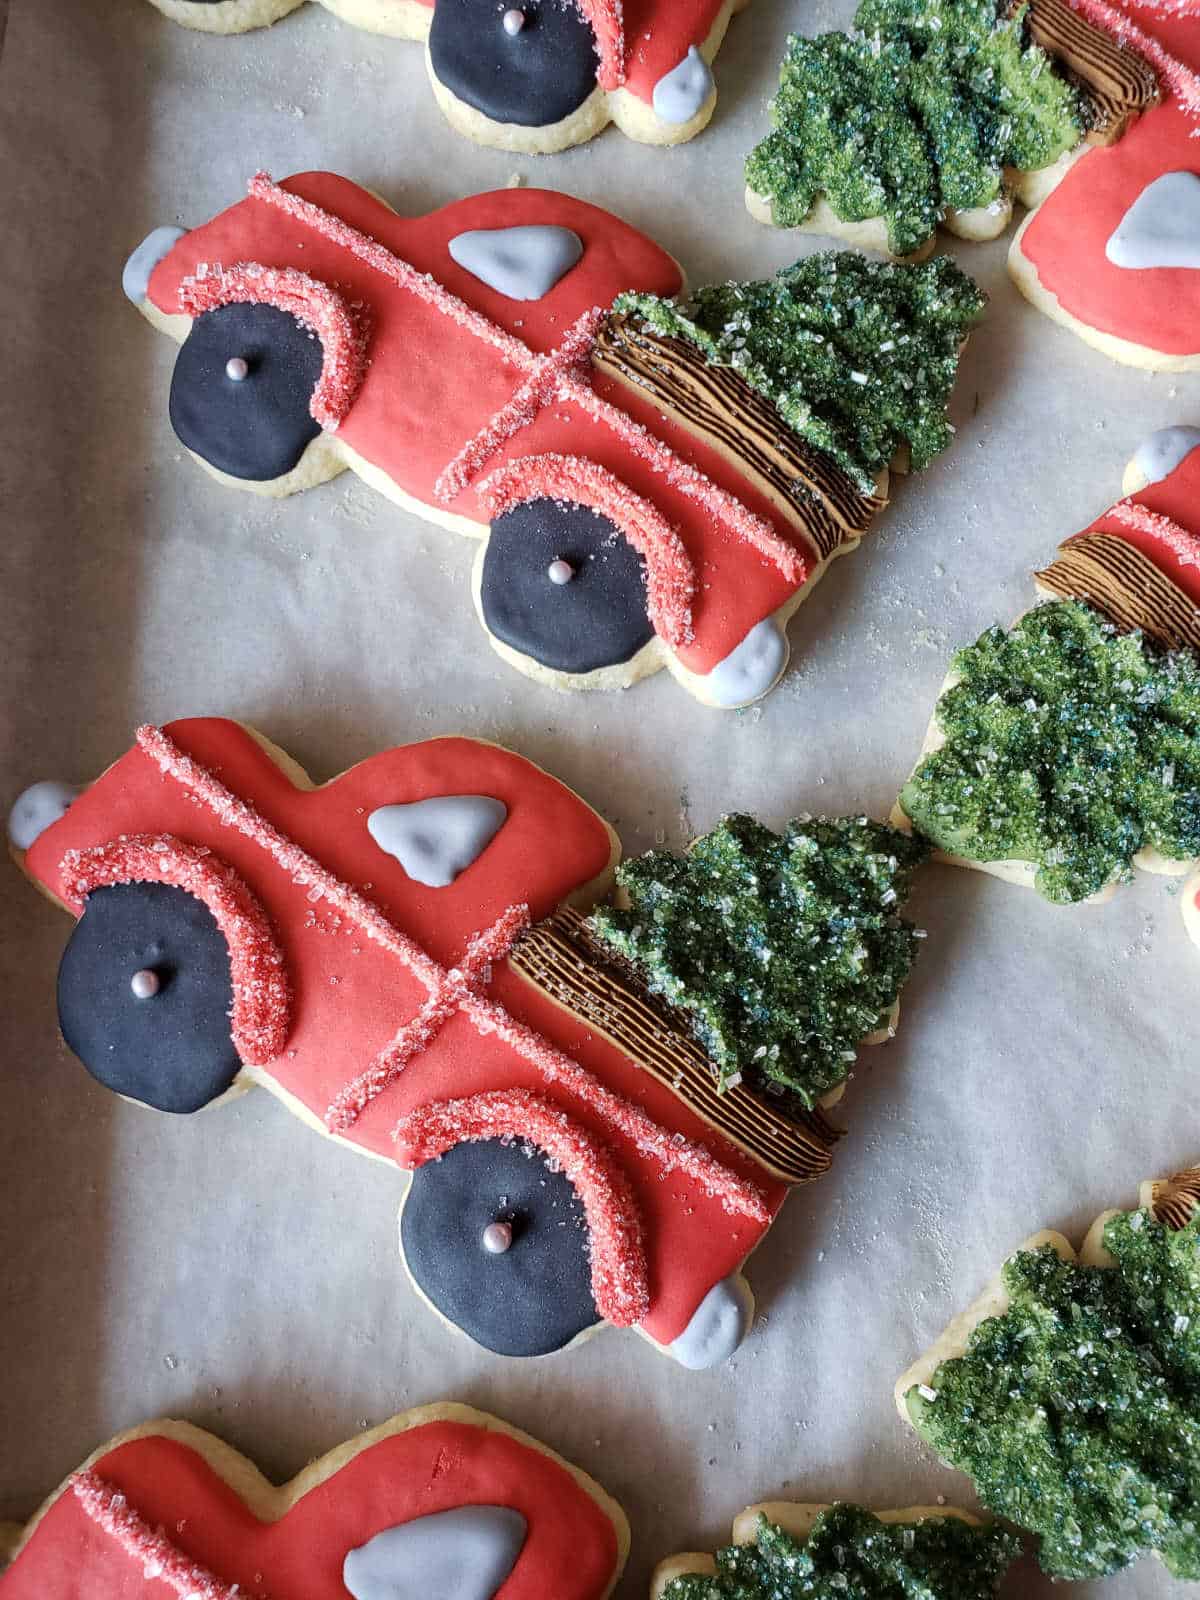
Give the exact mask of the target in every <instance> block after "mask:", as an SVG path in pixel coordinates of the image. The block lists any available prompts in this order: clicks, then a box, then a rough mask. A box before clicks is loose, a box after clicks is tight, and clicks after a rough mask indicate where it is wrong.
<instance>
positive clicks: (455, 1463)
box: [0, 1405, 628, 1600]
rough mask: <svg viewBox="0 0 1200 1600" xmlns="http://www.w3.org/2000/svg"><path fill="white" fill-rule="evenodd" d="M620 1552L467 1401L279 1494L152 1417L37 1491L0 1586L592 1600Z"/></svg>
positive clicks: (588, 1511)
mask: <svg viewBox="0 0 1200 1600" xmlns="http://www.w3.org/2000/svg"><path fill="white" fill-rule="evenodd" d="M471 1511H475V1512H476V1513H479V1512H482V1514H483V1530H482V1536H481V1534H480V1523H479V1521H475V1522H474V1523H473V1524H472V1520H471V1517H470V1514H469V1513H470V1512H471ZM463 1512H467V1513H468V1515H467V1516H466V1517H465V1518H464V1519H463V1520H460V1519H459V1514H460V1513H463ZM489 1535H494V1537H491V1538H489ZM627 1548H628V1529H627V1527H626V1524H625V1519H624V1517H623V1515H622V1514H621V1511H620V1509H619V1508H618V1507H617V1506H616V1505H615V1503H614V1502H613V1501H611V1500H610V1499H609V1498H608V1496H607V1495H605V1494H604V1493H603V1491H602V1490H601V1489H600V1488H599V1486H598V1485H597V1484H595V1483H593V1482H592V1481H591V1479H589V1478H585V1477H584V1476H583V1474H581V1473H576V1472H575V1471H574V1470H573V1469H572V1468H570V1467H568V1465H567V1464H566V1463H565V1462H564V1461H561V1460H560V1459H559V1458H558V1457H557V1456H554V1455H552V1454H551V1452H550V1451H548V1450H546V1449H545V1448H543V1447H542V1446H540V1445H537V1444H536V1443H535V1442H534V1441H533V1440H532V1439H529V1438H527V1437H526V1436H525V1435H523V1434H519V1433H517V1432H516V1431H515V1430H514V1429H510V1428H508V1427H506V1426H505V1425H504V1424H502V1423H499V1422H497V1421H496V1420H495V1419H494V1418H491V1417H487V1416H484V1415H483V1414H482V1413H480V1412H476V1411H472V1410H470V1409H469V1408H468V1407H466V1406H457V1405H440V1406H425V1407H422V1408H421V1409H420V1410H418V1411H413V1412H408V1413H405V1414H404V1415H403V1416H400V1417H396V1418H393V1419H392V1421H391V1422H388V1423H384V1424H383V1425H382V1426H380V1427H378V1428H375V1429H373V1430H372V1431H371V1432H370V1433H368V1434H364V1435H362V1436H361V1437H360V1438H358V1439H354V1440H351V1441H350V1442H349V1443H348V1444H345V1445H342V1446H341V1447H339V1448H338V1449H336V1450H334V1451H331V1452H330V1454H329V1455H327V1456H325V1457H323V1458H322V1459H321V1460H319V1461H316V1462H314V1463H313V1464H312V1465H311V1466H309V1467H308V1468H306V1469H305V1471H304V1472H302V1473H301V1474H300V1475H299V1476H298V1477H297V1478H295V1479H294V1480H293V1481H292V1482H291V1483H289V1484H287V1485H285V1486H284V1487H283V1488H280V1489H276V1488H274V1487H273V1486H272V1485H271V1484H269V1483H267V1481H266V1480H265V1479H264V1478H262V1477H261V1476H260V1475H259V1473H258V1472H257V1471H256V1469H255V1468H254V1467H253V1466H252V1465H251V1463H250V1462H249V1461H247V1460H245V1459H244V1458H243V1457H242V1456H240V1455H238V1454H236V1452H234V1451H233V1450H232V1449H230V1448H229V1447H228V1446H227V1445H224V1444H222V1443H221V1442H220V1441H219V1440H218V1439H215V1438H213V1437H212V1435H211V1434H207V1433H203V1432H202V1431H201V1430H200V1429H198V1428H193V1427H189V1426H188V1425H187V1424H185V1423H179V1422H162V1423H151V1424H148V1425H146V1426H144V1427H141V1428H135V1429H133V1430H131V1432H130V1433H128V1434H126V1435H123V1436H121V1437H120V1438H118V1439H114V1440H113V1441H112V1442H111V1443H110V1444H108V1445H105V1446H103V1447H102V1448H101V1449H100V1450H98V1451H97V1452H96V1453H95V1454H94V1455H93V1456H92V1457H91V1458H90V1460H89V1461H88V1462H86V1463H85V1465H84V1466H83V1468H81V1470H80V1471H79V1472H77V1473H74V1474H72V1476H71V1477H70V1478H69V1479H68V1480H67V1482H66V1483H65V1484H63V1485H62V1487H61V1488H60V1489H59V1490H58V1491H57V1492H56V1493H55V1494H54V1495H53V1496H51V1498H50V1499H49V1500H48V1501H47V1503H46V1504H45V1505H44V1506H43V1507H42V1510H41V1511H40V1512H39V1513H38V1516H37V1518H36V1519H35V1520H34V1522H33V1523H32V1524H31V1525H30V1526H29V1527H28V1528H27V1529H26V1530H25V1533H24V1535H23V1538H22V1542H21V1544H20V1547H19V1549H18V1551H17V1554H16V1556H15V1559H14V1560H13V1563H12V1565H11V1566H10V1567H9V1568H8V1569H7V1570H6V1571H5V1572H4V1574H3V1576H0V1595H3V1596H4V1600H133V1597H134V1596H147V1597H150V1600H158V1597H166V1596H169V1595H177V1596H180V1595H188V1596H194V1597H196V1600H200V1597H203V1600H346V1597H347V1595H350V1594H353V1595H354V1596H356V1597H357V1600H369V1597H370V1596H371V1595H375V1594H388V1593H393V1594H399V1593H403V1592H405V1591H406V1590H408V1591H409V1592H411V1590H410V1589H409V1585H410V1584H411V1583H414V1582H416V1583H418V1584H419V1581H420V1576H421V1574H422V1572H424V1575H425V1577H426V1580H427V1581H428V1582H429V1583H431V1584H436V1585H437V1587H436V1588H430V1589H427V1590H426V1591H425V1592H428V1593H429V1594H430V1600H435V1597H436V1600H471V1597H479V1596H480V1595H482V1594H485V1593H487V1594H488V1600H546V1597H547V1596H550V1595H553V1596H555V1597H556V1600H605V1597H606V1596H607V1595H608V1594H610V1593H611V1591H612V1588H613V1586H614V1584H615V1583H616V1580H617V1578H618V1577H619V1575H620V1572H621V1568H622V1566H623V1564H624V1560H625V1554H626V1550H627ZM347 1558H349V1559H347ZM389 1579H390V1580H391V1581H390V1583H389V1581H388V1580H389ZM497 1579H498V1580H499V1581H498V1585H497V1586H494V1587H493V1585H496V1580H497Z"/></svg>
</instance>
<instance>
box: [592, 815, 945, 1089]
mask: <svg viewBox="0 0 1200 1600" xmlns="http://www.w3.org/2000/svg"><path fill="white" fill-rule="evenodd" d="M925 855H926V846H925V845H924V844H923V843H921V842H920V841H917V840H914V839H912V838H910V837H908V836H906V835H905V834H903V833H900V832H898V831H897V830H896V829H894V828H891V827H888V826H887V825H885V824H882V823H876V822H871V821H869V820H868V819H867V818H865V817H839V818H833V819H824V818H818V819H815V820H812V821H797V822H792V823H789V824H788V826H787V828H786V829H785V831H784V832H783V834H782V835H781V834H776V833H773V832H772V831H771V829H769V828H767V827H764V826H763V824H761V823H759V822H756V821H755V820H754V818H752V817H747V816H730V817H726V818H725V819H724V820H723V821H722V822H721V824H720V825H719V826H718V827H717V828H714V829H713V831H712V832H711V833H708V834H705V835H704V837H703V838H700V839H697V840H696V842H695V844H694V845H693V846H692V848H691V850H690V851H689V852H688V853H687V854H686V855H684V856H674V855H672V854H670V852H668V851H665V850H652V851H650V852H649V853H648V854H647V855H644V856H640V857H638V858H637V859H636V860H633V861H628V862H626V863H625V864H624V865H623V866H621V867H620V868H618V871H617V883H618V886H619V888H620V890H621V891H622V895H623V898H624V899H625V900H626V901H627V908H626V909H616V908H613V907H604V908H602V909H600V910H598V911H597V912H596V913H595V914H594V915H593V917H592V919H591V927H592V929H593V931H594V933H595V934H597V935H598V936H599V938H600V939H601V940H602V941H603V942H604V943H606V944H607V945H609V946H611V947H612V948H613V949H614V950H616V951H617V952H618V953H619V954H620V955H621V956H622V957H624V958H625V959H626V961H628V962H629V963H631V964H632V966H633V967H634V969H635V970H636V972H637V974H638V975H639V977H640V978H641V980H642V982H643V983H644V984H645V985H646V987H647V988H648V989H649V990H650V992H651V993H653V994H656V995H661V996H662V997H663V998H664V999H665V1000H667V1001H668V1002H669V1003H670V1005H671V1006H672V1007H674V1008H675V1010H676V1012H677V1013H679V1014H681V1015H682V1016H683V1017H685V1018H686V1019H687V1021H688V1022H689V1023H690V1025H691V1029H692V1031H693V1033H694V1034H695V1036H696V1038H697V1039H698V1040H699V1042H700V1044H701V1045H703V1047H704V1049H705V1050H706V1052H707V1054H708V1056H709V1059H710V1061H711V1062H712V1066H713V1070H714V1072H715V1073H716V1074H717V1076H718V1078H719V1081H720V1084H721V1086H722V1087H723V1088H724V1087H729V1086H731V1085H732V1084H734V1083H738V1082H742V1081H745V1082H746V1083H747V1084H748V1086H749V1087H751V1088H752V1089H755V1090H757V1091H760V1092H762V1093H765V1094H768V1095H776V1096H779V1097H781V1098H783V1099H785V1100H786V1099H787V1098H788V1097H795V1099H796V1100H797V1101H799V1103H800V1104H802V1105H804V1106H806V1107H812V1106H813V1105H815V1104H816V1103H817V1101H818V1100H820V1099H821V1097H822V1096H824V1095H826V1094H828V1093H829V1091H830V1090H832V1089H834V1088H836V1087H837V1086H838V1085H839V1084H840V1083H842V1082H843V1081H844V1080H845V1078H846V1077H847V1076H848V1075H849V1072H850V1069H851V1066H852V1065H853V1062H854V1059H855V1055H856V1053H857V1050H858V1046H859V1045H860V1044H861V1043H862V1042H863V1040H864V1039H866V1038H867V1037H868V1036H870V1035H871V1034H873V1033H875V1032H876V1031H877V1030H878V1029H880V1028H881V1027H886V1026H887V1024H888V1021H889V1018H890V1017H891V1016H892V1015H893V1014H894V1011H895V1008H896V1005H897V1002H898V999H899V994H900V990H901V988H902V987H903V985H904V982H905V979H906V978H907V977H908V973H909V969H910V967H911V965H912V961H913V956H914V953H915V949H916V941H917V939H918V938H919V937H920V934H919V933H918V931H917V930H916V929H914V928H913V927H912V925H911V924H910V923H908V922H906V921H904V920H903V919H902V918H901V917H900V916H899V915H898V912H899V908H900V904H901V902H902V901H903V900H904V898H905V897H906V895H907V894H908V890H909V885H910V882H911V879H912V874H913V872H914V870H915V868H916V867H917V866H918V865H919V863H920V862H921V861H922V860H924V859H925Z"/></svg>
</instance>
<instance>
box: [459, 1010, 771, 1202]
mask: <svg viewBox="0 0 1200 1600" xmlns="http://www.w3.org/2000/svg"><path fill="white" fill-rule="evenodd" d="M463 1010H464V1011H465V1012H466V1013H467V1015H468V1016H469V1017H470V1018H471V1021H472V1022H473V1023H474V1024H475V1026H476V1028H478V1030H479V1032H480V1033H482V1034H485V1035H486V1034H491V1033H494V1034H495V1035H496V1036H497V1038H499V1039H502V1040H503V1041H504V1043H505V1044H506V1045H508V1047H509V1048H510V1049H511V1050H515V1051H516V1052H517V1054H518V1055H519V1056H521V1057H523V1058H524V1060H526V1061H528V1062H529V1064H530V1065H531V1066H533V1067H536V1068H537V1070H538V1072H539V1073H540V1074H541V1076H542V1077H543V1078H544V1079H545V1081H546V1082H547V1083H552V1084H554V1085H555V1087H556V1088H559V1089H562V1090H564V1091H565V1092H566V1093H567V1094H570V1095H573V1096H574V1097H575V1098H576V1099H577V1100H580V1101H582V1102H583V1103H584V1104H585V1105H587V1106H590V1107H591V1109H592V1110H593V1111H595V1112H596V1113H597V1114H598V1115H599V1116H601V1117H603V1119H604V1121H605V1122H606V1123H607V1124H608V1126H609V1127H610V1128H612V1129H615V1130H616V1132H618V1133H620V1134H621V1135H622V1136H623V1137H624V1138H626V1139H628V1140H629V1142H630V1143H631V1144H632V1145H633V1146H634V1148H635V1149H636V1150H637V1151H638V1152H639V1153H640V1154H641V1155H643V1156H646V1157H648V1158H649V1159H650V1160H652V1161H654V1162H656V1163H657V1164H658V1165H659V1166H660V1167H661V1168H662V1169H663V1171H664V1172H668V1173H670V1172H681V1173H683V1174H684V1175H685V1176H686V1177H688V1178H691V1179H692V1180H693V1181H694V1182H696V1183H698V1184H700V1186H701V1188H702V1189H703V1190H704V1192H705V1193H706V1194H707V1195H710V1196H711V1197H712V1198H713V1199H715V1200H719V1201H720V1203H721V1204H722V1205H723V1206H724V1208H725V1210H726V1211H729V1212H733V1213H735V1214H738V1215H741V1216H744V1217H749V1218H750V1219H751V1220H752V1221H754V1222H757V1223H760V1224H762V1225H763V1226H765V1225H766V1224H767V1223H769V1222H770V1220H771V1210H770V1207H769V1206H768V1205H767V1204H766V1202H765V1200H764V1199H763V1196H762V1191H761V1190H760V1189H759V1188H758V1186H757V1185H756V1184H753V1183H749V1182H747V1181H746V1179H744V1178H739V1177H738V1175H737V1173H736V1172H732V1171H731V1170H730V1169H729V1168H728V1167H726V1166H723V1165H722V1164H721V1162H719V1161H718V1160H717V1158H716V1157H715V1156H714V1155H712V1154H710V1152H709V1151H707V1150H706V1149H705V1148H704V1147H703V1145H699V1144H695V1143H693V1142H692V1141H691V1140H690V1139H685V1138H684V1136H683V1134H681V1133H668V1132H667V1130H666V1129H665V1128H663V1127H660V1125H659V1124H658V1123H657V1122H655V1121H654V1119H653V1117H649V1116H647V1115H646V1113H645V1112H644V1111H643V1110H641V1108H640V1107H638V1106H635V1105H634V1104H633V1102H632V1101H631V1100H626V1099H624V1098H623V1097H622V1096H621V1095H619V1094H614V1093H613V1092H612V1090H611V1089H606V1088H604V1086H603V1085H602V1084H601V1083H600V1082H598V1080H597V1079H596V1078H595V1077H594V1076H593V1075H592V1074H591V1073H590V1072H588V1071H586V1070H585V1069H584V1068H583V1067H581V1066H580V1065H579V1064H578V1062H576V1061H572V1060H571V1058H570V1056H568V1055H564V1054H563V1052H562V1051H561V1050H558V1049H556V1048H555V1046H554V1045H552V1044H550V1042H549V1041H548V1040H546V1039H544V1038H543V1037H542V1035H541V1034H540V1033H537V1032H536V1031H535V1030H534V1029H533V1028H529V1027H526V1025H525V1024H524V1023H523V1022H518V1021H517V1020H516V1018H515V1017H513V1016H511V1015H510V1014H509V1012H508V1011H506V1010H505V1008H504V1007H503V1006H502V1005H500V1004H498V1002H497V1001H495V1000H491V999H489V998H488V997H487V996H486V995H479V994H473V995H471V996H469V997H468V999H467V1001H466V1002H465V1004H464V1005H463Z"/></svg>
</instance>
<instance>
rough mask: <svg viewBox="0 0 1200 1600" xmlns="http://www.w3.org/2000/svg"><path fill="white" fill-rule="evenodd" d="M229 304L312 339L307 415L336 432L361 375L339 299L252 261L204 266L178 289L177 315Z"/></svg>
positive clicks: (354, 332) (362, 352)
mask: <svg viewBox="0 0 1200 1600" xmlns="http://www.w3.org/2000/svg"><path fill="white" fill-rule="evenodd" d="M233 301H238V302H249V303H250V304H251V305H268V306H275V307H277V308H278V309H279V310H280V311H286V312H288V313H290V315H292V316H293V317H295V318H296V320H297V321H298V322H299V323H301V324H302V326H304V327H305V328H308V329H309V330H310V331H311V332H312V333H315V334H316V335H317V337H318V338H319V339H320V341H321V350H322V353H323V356H324V360H323V362H322V365H321V376H320V378H319V379H318V381H317V386H316V388H315V389H314V390H313V396H312V399H311V401H310V402H309V411H310V412H311V413H312V416H313V420H314V421H315V422H318V423H320V425H321V427H322V428H324V429H325V430H326V432H328V433H334V432H336V431H337V426H338V423H339V422H341V421H342V419H343V418H344V417H345V415H346V413H347V412H348V411H349V409H350V407H351V406H352V405H353V403H354V399H355V396H356V395H357V394H358V391H359V389H360V388H361V386H362V380H363V373H364V372H365V370H366V349H365V343H364V340H363V337H362V334H361V333H360V331H359V329H358V327H357V326H356V324H355V322H354V319H353V317H352V316H351V315H350V312H349V311H348V309H347V308H346V304H345V302H344V301H343V299H342V297H341V296H340V295H339V294H337V293H336V292H335V291H334V290H333V289H331V288H329V286H328V285H327V284H324V283H319V282H318V281H317V280H316V278H310V277H309V276H308V274H307V273H306V272H298V271H297V270H296V269H295V268H294V267H264V266H260V265H259V263H258V262H256V261H243V262H239V264H238V265H237V266H235V267H230V268H224V267H221V266H209V265H208V264H207V263H205V264H204V265H202V266H201V267H200V268H199V269H198V270H197V272H196V273H195V274H194V275H193V276H192V277H190V278H185V279H184V280H183V282H182V283H181V284H180V286H179V305H180V309H181V310H183V311H186V312H187V314H188V315H189V316H190V317H198V316H200V315H201V313H202V312H205V311H213V310H215V309H216V308H217V307H218V306H226V305H229V304H230V303H231V302H233Z"/></svg>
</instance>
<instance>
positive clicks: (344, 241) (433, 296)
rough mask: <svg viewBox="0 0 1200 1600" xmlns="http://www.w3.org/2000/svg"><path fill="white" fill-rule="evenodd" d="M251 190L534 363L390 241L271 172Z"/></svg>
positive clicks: (517, 360)
mask: <svg viewBox="0 0 1200 1600" xmlns="http://www.w3.org/2000/svg"><path fill="white" fill-rule="evenodd" d="M249 193H250V196H251V198H252V199H255V200H264V201H265V202H266V203H267V204H268V205H272V206H277V207H278V208H279V210H280V211H284V212H286V213H287V215H288V216H289V217H294V218H295V220H296V221H297V222H303V223H304V224H305V225H306V226H307V227H309V228H312V229H313V231H314V232H315V233H319V234H321V235H322V237H323V238H326V239H328V240H330V242H331V243H333V244H336V245H338V246H339V247H340V248H341V249H343V250H348V251H349V252H350V254H351V255H352V256H354V257H356V258H357V259H358V260H359V261H362V262H363V263H365V265H367V266H368V267H372V268H374V270H375V271H376V272H379V273H382V274H383V276H384V277H385V278H390V279H391V280H392V282H393V283H395V284H398V285H399V287H400V288H401V289H407V290H408V291H409V293H410V294H415V295H416V296H418V298H419V299H421V300H424V301H425V303H426V304H427V305H431V306H433V307H434V308H435V309H436V310H438V311H440V312H442V314H443V315H444V316H447V317H450V318H451V319H452V320H453V321H454V322H457V323H458V324H459V326H460V327H462V328H465V329H466V330H467V331H468V332H469V333H473V334H474V335H475V337H476V338H478V339H482V340H484V341H485V342H486V343H487V344H490V345H492V346H493V347H494V348H495V349H497V350H499V351H500V353H501V355H503V356H506V357H507V358H508V360H509V361H511V362H513V364H514V365H515V366H518V367H520V368H522V370H527V369H528V368H529V367H530V366H531V365H532V364H533V361H534V359H535V358H534V356H533V353H532V351H530V350H529V349H528V348H527V347H526V346H525V345H524V344H522V343H521V341H520V339H518V338H517V337H516V336H515V335H514V334H511V333H506V332H505V331H504V329H503V328H501V327H498V326H497V325H496V323H494V322H492V321H491V320H490V318H488V317H485V316H484V315H483V313H482V312H480V311H476V310H474V309H473V307H471V306H469V305H468V304H467V303H466V301H465V300H460V299H459V298H458V296H457V295H456V294H452V293H451V292H450V290H449V289H447V288H445V287H444V286H443V285H442V284H440V283H439V282H438V281H437V279H436V278H435V277H433V276H432V275H431V274H430V273H428V272H418V271H417V269H416V268H415V267H414V266H411V265H410V264H409V263H408V262H407V261H404V260H402V259H401V257H400V256H398V255H395V254H393V252H392V251H391V250H389V249H388V248H387V246H386V245H382V244H380V243H379V241H378V239H372V238H371V236H370V235H369V234H366V233H360V232H359V230H358V229H357V228H352V227H351V226H350V224H349V223H348V222H343V221H342V219H341V218H340V217H335V216H333V215H332V214H331V213H330V212H328V211H323V210H322V209H321V207H320V206H318V205H315V204H314V203H313V202H312V201H311V200H303V199H301V197H300V196H299V195H298V194H292V193H291V191H290V190H288V189H281V188H280V186H279V185H278V184H277V183H275V182H273V181H272V179H271V176H270V174H269V173H266V172H256V173H255V174H254V176H253V178H251V180H250V184H249Z"/></svg>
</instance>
